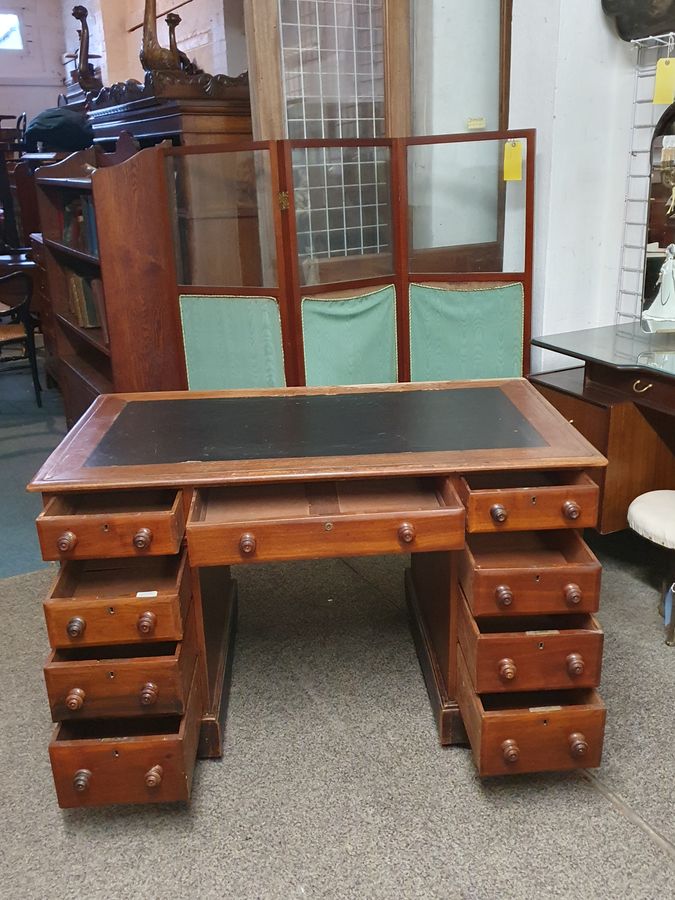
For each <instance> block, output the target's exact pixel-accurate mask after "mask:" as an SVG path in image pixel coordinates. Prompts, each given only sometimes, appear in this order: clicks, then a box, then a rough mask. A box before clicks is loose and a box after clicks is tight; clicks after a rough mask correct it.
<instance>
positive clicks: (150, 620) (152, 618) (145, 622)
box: [136, 612, 157, 637]
mask: <svg viewBox="0 0 675 900" xmlns="http://www.w3.org/2000/svg"><path fill="white" fill-rule="evenodd" d="M156 624H157V616H156V615H155V614H154V612H144V613H141V615H140V616H139V617H138V622H137V623H136V628H137V629H138V632H139V634H142V635H143V636H144V637H147V636H148V635H150V634H152V633H153V632H154V630H155V625H156Z"/></svg>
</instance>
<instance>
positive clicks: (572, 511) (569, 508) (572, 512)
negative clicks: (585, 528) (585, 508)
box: [562, 500, 581, 521]
mask: <svg viewBox="0 0 675 900" xmlns="http://www.w3.org/2000/svg"><path fill="white" fill-rule="evenodd" d="M562 511H563V515H564V516H565V518H566V519H571V520H572V521H574V520H575V519H578V518H579V516H580V515H581V507H580V506H579V504H578V503H577V502H576V501H575V500H565V502H564V503H563V505H562Z"/></svg>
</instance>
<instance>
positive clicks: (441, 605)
mask: <svg viewBox="0 0 675 900" xmlns="http://www.w3.org/2000/svg"><path fill="white" fill-rule="evenodd" d="M405 594H406V601H407V604H408V612H409V614H410V628H411V631H412V635H413V640H414V641H415V648H416V650H417V656H418V658H419V661H420V666H421V668H422V674H423V675H424V681H425V682H426V686H427V692H428V694H429V700H430V702H431V708H432V710H433V713H434V718H435V719H436V725H437V728H438V736H439V740H440V742H441V744H465V743H467V742H468V738H467V735H466V731H465V730H464V725H463V724H462V717H461V715H460V712H459V708H458V706H457V701H456V700H455V699H454V696H455V670H456V645H457V636H456V616H455V615H453V608H454V605H455V603H456V602H457V584H456V564H455V557H454V554H452V553H449V552H447V553H446V552H444V553H414V554H413V555H412V565H411V568H410V569H408V571H407V572H406V575H405Z"/></svg>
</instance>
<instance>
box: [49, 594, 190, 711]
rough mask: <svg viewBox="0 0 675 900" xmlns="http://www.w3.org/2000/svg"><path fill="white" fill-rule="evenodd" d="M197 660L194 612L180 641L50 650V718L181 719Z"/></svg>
mask: <svg viewBox="0 0 675 900" xmlns="http://www.w3.org/2000/svg"><path fill="white" fill-rule="evenodd" d="M196 659H197V643H196V634H195V621H194V607H192V610H191V612H190V614H189V615H188V619H187V622H186V625H185V638H184V640H182V641H167V642H164V641H158V642H154V643H152V644H143V645H142V646H141V647H139V646H138V645H137V644H121V645H113V646H109V647H100V648H90V647H66V648H63V649H60V650H54V651H52V653H51V655H50V657H49V659H48V660H47V663H46V665H45V667H44V676H45V684H46V685H47V694H48V695H49V705H50V707H51V711H52V719H53V720H54V721H55V722H58V721H59V720H62V719H63V720H65V719H98V718H107V717H110V716H142V715H144V716H153V715H157V716H159V715H179V716H180V715H182V714H183V713H184V712H185V704H186V702H187V696H188V690H189V688H190V679H191V677H192V672H193V671H194V667H195V661H196Z"/></svg>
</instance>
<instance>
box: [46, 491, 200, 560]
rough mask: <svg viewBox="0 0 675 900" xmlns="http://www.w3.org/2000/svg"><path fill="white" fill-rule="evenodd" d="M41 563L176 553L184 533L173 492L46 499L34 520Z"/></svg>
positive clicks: (177, 494) (179, 501)
mask: <svg viewBox="0 0 675 900" xmlns="http://www.w3.org/2000/svg"><path fill="white" fill-rule="evenodd" d="M36 525H37V530H38V536H39V538H40V547H41V550H42V557H43V559H60V560H68V559H91V558H92V557H105V558H116V557H127V556H161V555H164V554H171V553H178V551H179V550H180V545H181V541H182V538H183V533H184V531H185V515H184V511H183V498H182V495H181V493H180V492H179V491H119V492H117V493H110V492H103V493H101V494H73V495H72V496H71V495H68V494H63V495H57V496H55V497H52V498H51V499H50V500H49V501H48V503H47V505H46V507H45V508H44V510H43V511H42V512H41V513H40V515H39V516H38V518H37V520H36Z"/></svg>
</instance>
